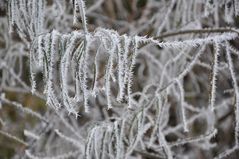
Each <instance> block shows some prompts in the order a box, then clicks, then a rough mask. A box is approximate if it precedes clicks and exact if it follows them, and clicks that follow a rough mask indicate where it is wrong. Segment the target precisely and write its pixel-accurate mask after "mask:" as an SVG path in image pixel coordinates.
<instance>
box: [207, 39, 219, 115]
mask: <svg viewBox="0 0 239 159" xmlns="http://www.w3.org/2000/svg"><path fill="white" fill-rule="evenodd" d="M214 42H215V43H214V59H213V70H212V80H211V92H210V100H209V108H210V110H211V111H214V105H215V100H216V81H217V74H218V62H219V56H220V44H219V42H218V41H214Z"/></svg>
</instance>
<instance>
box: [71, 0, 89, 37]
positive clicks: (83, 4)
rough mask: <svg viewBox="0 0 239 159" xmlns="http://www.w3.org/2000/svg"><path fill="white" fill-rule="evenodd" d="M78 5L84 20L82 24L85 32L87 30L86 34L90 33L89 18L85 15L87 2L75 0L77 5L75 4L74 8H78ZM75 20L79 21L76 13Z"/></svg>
mask: <svg viewBox="0 0 239 159" xmlns="http://www.w3.org/2000/svg"><path fill="white" fill-rule="evenodd" d="M77 6H78V7H79V10H80V16H81V21H82V24H83V29H84V32H85V34H88V29H87V19H86V15H85V2H84V0H75V6H74V7H75V9H74V10H76V9H77V8H76V7H77ZM75 14H76V13H75ZM74 21H77V16H76V15H74Z"/></svg>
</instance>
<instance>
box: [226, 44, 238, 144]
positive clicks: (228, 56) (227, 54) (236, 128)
mask: <svg viewBox="0 0 239 159" xmlns="http://www.w3.org/2000/svg"><path fill="white" fill-rule="evenodd" d="M226 56H227V61H228V65H229V71H230V74H231V77H232V83H233V87H234V92H235V96H236V103H235V118H236V119H235V121H236V126H235V144H236V146H237V147H239V92H238V91H239V89H238V85H237V79H236V74H235V71H234V67H233V62H232V57H231V52H230V47H229V42H226Z"/></svg>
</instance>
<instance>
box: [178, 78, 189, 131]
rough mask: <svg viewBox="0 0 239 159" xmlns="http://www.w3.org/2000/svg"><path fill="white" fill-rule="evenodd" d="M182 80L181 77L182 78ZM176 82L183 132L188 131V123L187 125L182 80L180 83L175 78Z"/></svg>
mask: <svg viewBox="0 0 239 159" xmlns="http://www.w3.org/2000/svg"><path fill="white" fill-rule="evenodd" d="M182 80H183V79H182ZM177 83H178V87H179V90H180V98H181V103H180V110H181V118H182V122H183V129H184V132H188V131H189V130H188V125H187V121H186V115H185V107H184V105H185V103H184V96H185V95H184V88H183V82H182V83H181V82H180V81H178V80H177Z"/></svg>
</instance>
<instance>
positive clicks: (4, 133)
mask: <svg viewBox="0 0 239 159" xmlns="http://www.w3.org/2000/svg"><path fill="white" fill-rule="evenodd" d="M0 135H2V136H5V137H7V138H9V139H11V140H13V141H15V142H17V143H20V144H22V145H24V146H25V147H27V146H28V144H27V143H26V142H25V141H23V140H22V139H20V138H18V137H16V136H13V135H11V134H9V133H7V132H4V131H2V130H0Z"/></svg>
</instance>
